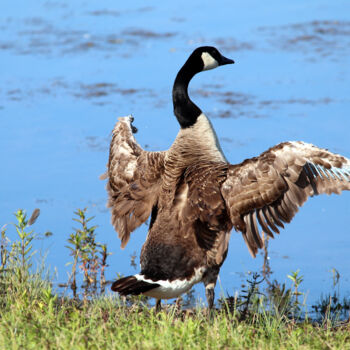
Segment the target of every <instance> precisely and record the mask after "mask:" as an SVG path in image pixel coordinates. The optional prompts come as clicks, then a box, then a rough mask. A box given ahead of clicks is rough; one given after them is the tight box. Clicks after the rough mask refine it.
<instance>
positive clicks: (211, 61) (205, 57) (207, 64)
mask: <svg viewBox="0 0 350 350" xmlns="http://www.w3.org/2000/svg"><path fill="white" fill-rule="evenodd" d="M201 57H202V61H203V64H204V68H203V70H209V69H213V68H216V67H217V66H218V65H219V63H218V61H217V60H216V59H215V58H214V57H213V56H211V55H210V54H209V53H208V52H203V53H202V55H201Z"/></svg>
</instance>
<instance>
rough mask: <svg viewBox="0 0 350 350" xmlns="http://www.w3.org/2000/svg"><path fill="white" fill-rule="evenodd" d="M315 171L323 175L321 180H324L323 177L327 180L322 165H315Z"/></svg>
mask: <svg viewBox="0 0 350 350" xmlns="http://www.w3.org/2000/svg"><path fill="white" fill-rule="evenodd" d="M316 167H317V169H318V171H319V172H321V173H322V174H323V178H322V179H324V178H325V177H326V178H327V179H328V180H329V176H328V175H327V173H326V172H325V171H324V168H323V166H322V165H316Z"/></svg>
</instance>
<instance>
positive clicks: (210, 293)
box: [205, 283, 215, 311]
mask: <svg viewBox="0 0 350 350" xmlns="http://www.w3.org/2000/svg"><path fill="white" fill-rule="evenodd" d="M214 287H215V283H209V284H207V285H206V286H205V296H206V297H207V303H208V309H209V311H211V310H212V309H213V306H214V299H215V292H214Z"/></svg>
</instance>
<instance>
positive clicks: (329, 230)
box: [0, 0, 350, 303]
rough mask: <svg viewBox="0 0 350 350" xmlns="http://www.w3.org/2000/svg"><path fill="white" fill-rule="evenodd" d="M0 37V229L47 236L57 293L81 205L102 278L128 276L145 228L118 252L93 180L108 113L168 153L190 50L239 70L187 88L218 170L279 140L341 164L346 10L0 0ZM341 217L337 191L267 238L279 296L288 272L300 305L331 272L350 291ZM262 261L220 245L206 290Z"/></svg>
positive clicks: (230, 287) (346, 199) (346, 125)
mask: <svg viewBox="0 0 350 350" xmlns="http://www.w3.org/2000/svg"><path fill="white" fill-rule="evenodd" d="M0 29H1V30H0V63H1V83H0V130H1V138H0V164H1V171H0V226H2V225H3V224H5V223H10V222H12V221H13V220H14V217H13V215H12V213H13V212H14V211H16V210H17V209H18V208H24V209H27V210H28V212H29V213H30V212H31V211H32V210H33V209H34V208H36V207H39V208H40V209H41V215H40V217H39V219H38V221H37V223H36V224H35V226H34V228H35V230H36V231H38V232H40V233H44V232H46V231H52V233H53V236H52V237H50V238H48V239H45V240H42V241H37V242H36V243H35V244H36V248H37V249H39V250H41V251H42V252H45V251H48V256H47V259H46V262H47V265H48V266H51V267H52V269H53V268H54V267H56V268H57V271H58V276H57V281H59V282H65V281H67V271H68V269H69V267H66V263H67V262H68V261H70V260H71V257H70V256H69V252H68V250H67V249H66V248H65V245H66V239H67V238H68V236H69V234H70V233H71V232H72V231H73V227H76V224H75V223H74V222H73V221H72V216H73V211H74V210H76V208H84V207H87V208H88V214H89V215H95V216H96V217H95V220H94V223H95V224H97V225H99V227H98V229H97V234H98V240H99V241H100V242H105V243H107V244H108V248H109V250H110V251H112V252H113V255H112V256H111V257H110V259H109V265H110V266H109V268H108V269H107V277H108V278H110V279H112V278H114V277H115V276H116V273H117V272H119V273H122V274H124V275H126V274H131V273H135V270H134V269H133V268H132V267H131V266H130V256H131V255H133V254H134V252H136V254H137V261H138V257H139V252H140V249H141V246H142V244H143V242H144V240H145V237H146V233H147V226H146V225H144V226H142V227H141V228H140V229H138V230H137V231H136V232H135V233H134V234H133V235H132V237H131V240H130V242H129V244H128V246H127V247H126V249H125V250H121V249H120V248H119V245H120V242H119V240H118V238H117V235H116V233H115V232H114V230H113V228H112V226H111V224H110V214H109V212H108V211H107V209H106V207H105V203H106V192H105V183H104V182H102V181H100V180H99V175H100V174H102V173H103V172H104V171H105V165H106V163H107V157H108V144H109V140H110V133H111V130H112V128H113V126H114V124H115V122H116V121H117V117H118V116H124V115H127V114H133V115H134V117H135V122H134V125H135V126H137V128H138V129H139V132H138V134H137V135H136V138H137V140H138V142H139V143H140V145H141V146H142V147H144V148H146V149H148V150H164V149H167V148H169V146H170V145H171V143H172V142H173V140H174V138H175V137H176V134H177V132H178V128H179V127H178V124H177V121H176V119H175V117H174V116H173V112H172V102H171V89H172V84H173V81H174V78H175V75H176V73H177V71H178V69H179V68H180V67H181V65H182V64H183V63H184V61H185V60H186V59H187V57H188V55H189V54H190V53H191V52H192V51H193V50H194V49H195V48H196V47H198V46H202V45H214V46H216V47H218V48H219V49H220V51H221V52H222V53H223V54H224V55H225V56H227V57H230V58H233V59H234V60H235V62H236V64H235V65H233V66H225V67H221V68H220V69H216V70H213V71H209V72H205V73H203V74H200V75H198V76H196V77H195V79H194V80H193V81H192V83H191V86H190V95H191V96H192V98H193V100H194V101H195V102H196V103H197V104H198V105H199V106H200V107H201V109H202V110H203V111H204V112H205V113H206V114H207V115H208V116H209V117H210V119H211V121H212V123H213V125H214V127H215V129H216V131H217V134H218V137H219V140H220V142H221V145H222V148H223V151H224V153H225V154H226V156H227V158H228V160H229V161H230V162H231V163H238V162H241V161H242V160H243V159H245V158H249V157H252V156H255V155H258V154H260V153H261V152H263V151H264V150H266V149H267V148H269V147H270V146H273V145H275V144H277V143H280V142H282V141H288V140H303V141H306V142H310V143H313V144H315V145H317V146H320V147H324V148H328V149H330V150H331V151H333V152H336V153H341V154H343V155H345V156H347V157H350V138H349V130H350V94H349V92H350V87H349V82H350V64H349V63H350V58H349V57H350V3H349V2H348V1H337V2H334V1H319V0H317V1H316V0H314V1H307V2H305V1H293V2H288V3H286V2H281V1H267V2H261V1H257V0H249V1H244V2H243V1H241V2H232V1H221V2H220V6H215V5H214V3H212V2H207V3H206V2H203V1H191V2H189V1H182V0H179V1H176V2H170V1H164V2H162V3H159V2H157V1H148V2H147V3H146V2H143V1H133V2H115V1H110V0H109V1H103V2H102V1H101V2H98V3H94V2H88V1H82V0H76V1H74V2H73V1H38V0H37V1H4V2H3V3H2V6H1V12H0ZM349 217H350V193H343V194H342V195H341V196H321V197H318V198H312V199H310V200H309V201H308V202H307V203H306V204H305V205H304V207H303V208H302V209H301V210H300V212H299V213H298V214H297V215H296V217H295V218H294V220H293V222H292V223H291V224H289V225H287V226H286V229H285V230H283V232H281V235H280V236H279V237H277V238H276V239H275V240H273V241H270V244H269V262H270V265H271V269H272V270H273V272H274V273H273V276H272V278H276V279H277V280H278V281H280V282H286V283H287V285H288V286H289V285H291V281H289V280H288V278H287V277H286V276H287V274H290V273H291V271H296V270H297V269H300V274H301V275H303V276H304V282H303V283H302V287H301V291H302V292H305V293H307V295H308V302H309V303H312V302H314V301H315V300H317V299H318V297H319V296H320V294H321V293H326V292H329V291H330V290H331V287H332V272H331V270H332V268H336V269H337V270H338V271H339V273H340V276H341V277H340V289H341V291H342V295H349V292H350V268H349V267H350V229H349V223H350V220H349ZM8 233H9V235H12V237H13V229H11V227H9V230H8ZM262 264H263V257H262V255H259V256H258V257H257V258H256V259H255V260H254V259H252V258H251V257H250V255H249V253H248V250H247V248H246V246H245V244H244V242H243V239H242V238H241V235H240V234H233V235H232V238H231V242H230V248H229V254H228V258H227V259H226V262H225V264H224V265H223V267H222V269H221V273H220V283H218V286H217V289H216V292H217V295H218V294H219V293H220V291H222V292H228V293H230V294H231V295H232V294H233V293H234V292H235V291H236V290H237V289H238V290H240V289H241V284H242V281H244V280H245V278H246V276H247V275H248V274H249V272H250V271H260V270H261V268H262ZM196 291H197V293H198V295H199V296H201V297H204V288H203V287H202V286H199V287H197V288H196Z"/></svg>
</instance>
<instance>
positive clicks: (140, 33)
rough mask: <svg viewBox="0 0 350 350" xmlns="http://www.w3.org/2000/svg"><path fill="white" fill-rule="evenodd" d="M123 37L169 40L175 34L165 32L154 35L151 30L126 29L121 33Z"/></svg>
mask: <svg viewBox="0 0 350 350" xmlns="http://www.w3.org/2000/svg"><path fill="white" fill-rule="evenodd" d="M122 34H123V35H127V36H135V37H138V38H142V39H154V38H157V39H162V38H170V37H173V36H175V35H176V33H171V32H165V33H159V32H158V33H156V32H153V31H151V30H145V29H127V30H124V31H123V32H122Z"/></svg>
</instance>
